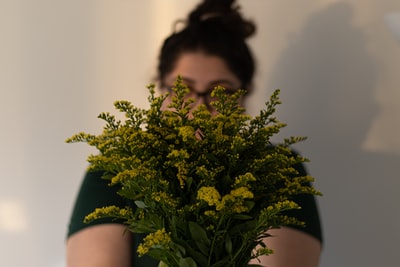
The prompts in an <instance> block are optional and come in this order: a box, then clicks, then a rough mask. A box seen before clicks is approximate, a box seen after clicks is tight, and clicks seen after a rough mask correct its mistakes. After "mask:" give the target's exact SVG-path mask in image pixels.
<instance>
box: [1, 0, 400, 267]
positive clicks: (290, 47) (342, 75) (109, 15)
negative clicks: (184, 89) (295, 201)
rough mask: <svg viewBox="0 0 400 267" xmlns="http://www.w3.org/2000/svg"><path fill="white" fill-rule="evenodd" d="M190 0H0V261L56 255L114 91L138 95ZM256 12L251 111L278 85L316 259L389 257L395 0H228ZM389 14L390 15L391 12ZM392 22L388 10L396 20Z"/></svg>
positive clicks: (46, 266) (397, 124)
mask: <svg viewBox="0 0 400 267" xmlns="http://www.w3.org/2000/svg"><path fill="white" fill-rule="evenodd" d="M196 3H197V0H190V1H189V0H168V1H164V0H147V1H139V0H114V1H106V0H85V1H82V0H68V1H67V0H56V1H55V0H35V1H31V0H0V38H1V42H0V90H1V91H0V114H1V121H0V124H1V126H0V127H1V130H0V179H1V186H0V265H1V266H8V267H14V266H16V267H19V266H21V267H25V266H32V267H62V266H65V260H64V257H65V252H64V245H65V234H66V230H67V225H68V218H69V215H70V212H71V209H72V205H73V202H74V200H75V196H76V193H77V190H78V187H79V185H80V182H81V179H82V175H83V173H84V171H85V168H86V166H87V165H86V157H87V155H88V154H89V153H92V152H94V151H92V150H91V149H90V148H89V147H87V146H86V145H85V144H65V143H64V140H65V139H66V138H67V137H70V136H71V135H72V134H74V133H77V132H79V131H86V132H90V133H99V132H100V131H101V130H102V126H103V124H102V122H101V121H100V120H98V119H97V118H96V117H97V115H98V114H99V113H100V112H102V111H111V112H114V109H113V102H114V101H115V100H121V99H127V100H130V101H132V102H133V104H135V105H137V106H140V107H147V90H146V85H147V84H149V83H151V82H152V81H153V77H154V75H155V66H156V59H157V56H158V49H159V47H160V45H161V41H162V40H163V38H165V37H166V36H167V35H169V34H170V33H171V31H172V24H173V22H174V20H175V19H177V18H183V17H184V16H185V15H186V13H187V11H189V10H190V9H191V8H192V7H193V6H194V5H195V4H196ZM239 3H240V4H241V5H242V9H243V12H244V13H245V14H247V16H248V17H250V18H252V19H253V20H254V21H255V22H256V23H257V24H258V33H257V35H256V36H255V37H254V38H252V39H251V41H250V43H251V46H252V47H253V49H254V53H255V56H256V60H257V64H258V71H257V76H256V92H255V93H254V94H253V95H252V96H251V97H250V99H249V101H248V103H247V105H248V107H249V109H248V111H249V113H251V114H253V115H255V114H257V112H258V111H259V110H260V109H261V108H262V107H263V104H264V102H265V101H266V100H267V99H268V97H269V95H270V94H271V93H272V91H273V90H274V89H275V88H280V89H281V90H282V94H281V97H282V101H283V105H281V106H280V107H279V111H278V118H279V119H280V120H281V121H283V122H286V123H288V127H286V128H285V130H284V131H283V132H282V135H281V136H282V137H286V136H288V135H305V136H308V138H309V139H308V140H307V141H305V142H303V143H301V144H299V145H298V146H297V147H296V148H297V149H298V150H299V151H300V152H301V153H302V154H303V155H304V156H306V157H308V158H309V159H310V160H311V163H309V164H308V165H307V168H308V170H309V172H310V173H311V174H312V175H313V176H314V177H316V182H315V186H316V187H317V188H318V189H320V190H321V191H322V192H323V193H324V196H323V197H321V198H319V199H318V205H319V208H320V211H321V216H322V221H323V231H324V248H323V254H322V258H321V265H320V266H322V267H337V266H342V267H343V266H351V267H353V266H364V267H372V266H374V267H375V266H396V264H398V262H399V260H398V245H399V243H400V231H399V228H398V227H399V225H400V208H399V206H398V203H400V194H399V193H400V181H399V180H400V179H399V178H400V177H399V176H400V175H399V169H398V166H399V165H400V138H399V136H400V119H399V117H400V105H399V104H398V102H399V101H400V90H399V89H400V75H399V70H400V36H399V31H400V29H399V28H400V25H399V24H400V23H399V22H398V21H399V16H400V15H399V12H400V2H399V1H398V0H380V1H375V0H363V1H357V0H302V1H295V0H292V1H281V0H269V1H265V0H252V1H245V0H241V1H240V0H239ZM396 20H397V22H396ZM396 23H397V24H396Z"/></svg>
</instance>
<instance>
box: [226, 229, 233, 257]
mask: <svg viewBox="0 0 400 267" xmlns="http://www.w3.org/2000/svg"><path fill="white" fill-rule="evenodd" d="M225 250H226V252H227V253H228V254H229V255H232V239H231V237H230V235H229V234H226V235H225Z"/></svg>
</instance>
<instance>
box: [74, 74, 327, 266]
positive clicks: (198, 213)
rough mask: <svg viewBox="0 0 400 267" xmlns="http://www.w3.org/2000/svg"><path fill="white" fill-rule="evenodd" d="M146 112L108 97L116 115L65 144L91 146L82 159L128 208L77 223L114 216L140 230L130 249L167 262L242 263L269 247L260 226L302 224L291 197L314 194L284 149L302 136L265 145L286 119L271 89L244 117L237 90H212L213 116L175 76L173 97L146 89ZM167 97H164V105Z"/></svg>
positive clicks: (105, 209)
mask: <svg viewBox="0 0 400 267" xmlns="http://www.w3.org/2000/svg"><path fill="white" fill-rule="evenodd" d="M148 89H149V92H150V94H149V103H150V107H149V109H140V108H137V107H134V106H133V105H132V104H131V103H130V102H129V101H117V102H115V107H116V109H117V110H119V111H120V112H123V113H125V115H126V119H125V120H124V121H121V120H117V119H116V118H115V116H113V115H111V114H109V113H102V114H100V115H99V118H101V119H103V120H104V121H105V122H106V125H105V126H104V130H103V132H102V133H101V134H99V135H92V134H87V133H78V134H76V135H74V136H72V137H71V138H69V139H67V142H70V143H71V142H86V143H87V144H88V145H90V146H94V147H96V148H97V150H98V151H99V153H98V154H96V155H90V156H89V157H88V162H89V163H90V167H89V169H90V170H102V171H104V176H103V178H105V179H109V180H110V186H113V185H120V190H119V191H118V194H120V195H121V196H122V197H124V198H127V199H128V200H130V201H131V202H132V205H131V206H127V207H116V206H108V207H99V208H97V209H96V210H94V211H93V212H92V213H91V214H88V215H87V217H86V218H85V221H87V222H90V221H92V220H96V219H98V218H104V217H112V218H115V219H123V220H124V221H125V223H126V225H127V227H128V229H129V230H130V231H132V232H133V233H145V234H146V237H145V238H144V239H143V242H142V243H141V244H140V246H139V247H138V248H137V252H138V254H139V255H145V254H148V255H149V256H151V257H153V258H155V259H158V260H160V262H162V264H164V265H167V266H170V267H178V266H179V267H183V266H188V267H194V266H199V267H200V266H201V267H206V266H207V267H211V266H212V267H218V266H232V267H233V266H239V267H242V266H248V262H249V261H250V260H251V259H253V258H258V257H259V256H261V255H268V254H270V253H272V250H271V249H269V248H268V246H267V244H265V238H266V237H269V234H268V230H269V229H272V228H277V227H280V226H284V225H292V224H302V222H300V221H298V220H297V219H296V218H293V217H289V216H287V215H286V214H285V211H287V210H292V209H299V208H301V207H299V206H298V204H296V203H295V202H293V201H292V200H291V199H292V197H293V196H294V195H296V194H314V195H318V194H320V193H319V192H318V191H317V190H316V189H314V188H313V187H312V186H310V183H309V182H311V181H313V178H312V177H311V176H308V175H307V176H300V175H299V174H298V172H297V171H296V169H295V168H294V166H295V165H296V164H301V163H303V162H306V161H307V159H306V158H304V157H301V156H299V155H297V154H294V153H293V152H292V151H291V149H290V146H291V145H292V144H294V143H297V142H299V141H302V140H304V139H305V138H304V137H290V138H286V139H284V140H283V141H282V142H280V143H278V144H275V145H272V144H271V140H270V139H271V137H272V136H274V135H275V134H277V133H278V132H279V131H280V129H281V128H282V127H284V126H285V124H283V123H281V122H279V121H278V120H277V119H276V118H275V117H274V116H273V115H274V112H275V109H276V106H277V105H278V104H280V100H279V90H276V91H275V92H274V93H273V94H272V95H271V97H270V99H269V101H268V102H266V104H265V108H264V109H263V110H261V111H260V113H259V115H258V116H256V117H254V118H253V117H251V116H248V115H246V114H245V109H244V108H242V107H241V106H240V105H239V104H238V102H239V101H238V100H239V99H240V97H242V96H243V95H244V94H245V92H244V91H243V90H239V91H237V92H236V93H234V94H227V93H225V89H224V88H223V87H216V88H215V89H214V90H213V92H212V97H213V99H214V101H213V102H212V103H211V105H212V106H213V108H214V109H215V111H216V115H213V114H211V112H210V111H209V110H208V109H207V108H206V107H205V106H204V105H202V106H199V107H198V108H196V109H193V108H192V103H193V101H194V100H193V99H188V98H187V94H188V93H189V89H188V88H187V86H186V85H185V84H183V82H182V79H181V78H180V77H178V78H177V81H176V83H175V87H174V88H173V93H172V95H170V96H168V94H165V95H161V96H157V95H156V93H155V86H154V85H150V86H148ZM167 97H170V98H172V100H171V103H170V104H169V106H168V108H163V103H164V101H165V100H166V99H167Z"/></svg>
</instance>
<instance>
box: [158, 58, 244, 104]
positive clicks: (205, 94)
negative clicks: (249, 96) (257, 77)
mask: <svg viewBox="0 0 400 267" xmlns="http://www.w3.org/2000/svg"><path fill="white" fill-rule="evenodd" d="M178 75H180V76H181V77H182V79H183V82H184V83H185V84H186V85H187V86H188V87H189V89H190V97H192V98H194V99H195V103H194V104H193V108H195V107H196V106H198V105H200V104H205V105H206V106H207V107H208V108H209V109H210V111H212V108H211V107H210V105H209V104H210V103H209V102H210V101H211V97H210V93H211V91H212V90H213V89H214V88H215V87H216V86H218V85H220V86H223V87H224V88H225V89H226V92H228V93H234V92H236V91H237V90H238V89H239V88H240V85H241V82H240V80H239V79H238V78H237V77H236V76H235V75H234V74H233V73H232V72H231V71H230V70H229V69H228V67H227V65H226V63H225V61H224V60H223V59H221V58H220V57H217V56H213V55H207V54H205V53H203V52H200V51H199V52H185V53H183V54H182V55H181V56H180V57H179V58H178V60H177V62H176V64H175V68H174V69H173V70H172V71H171V72H170V73H168V74H167V75H166V77H165V79H164V80H163V81H162V84H163V90H168V89H169V88H171V87H173V85H174V82H175V81H176V78H177V77H178ZM164 92H165V91H164ZM167 101H170V100H168V99H167Z"/></svg>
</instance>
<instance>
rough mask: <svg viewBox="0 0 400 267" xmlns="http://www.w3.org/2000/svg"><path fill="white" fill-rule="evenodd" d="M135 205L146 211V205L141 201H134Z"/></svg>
mask: <svg viewBox="0 0 400 267" xmlns="http://www.w3.org/2000/svg"><path fill="white" fill-rule="evenodd" d="M135 205H136V206H137V207H138V208H139V209H146V208H147V205H146V204H145V203H144V202H143V201H139V200H136V201H135Z"/></svg>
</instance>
